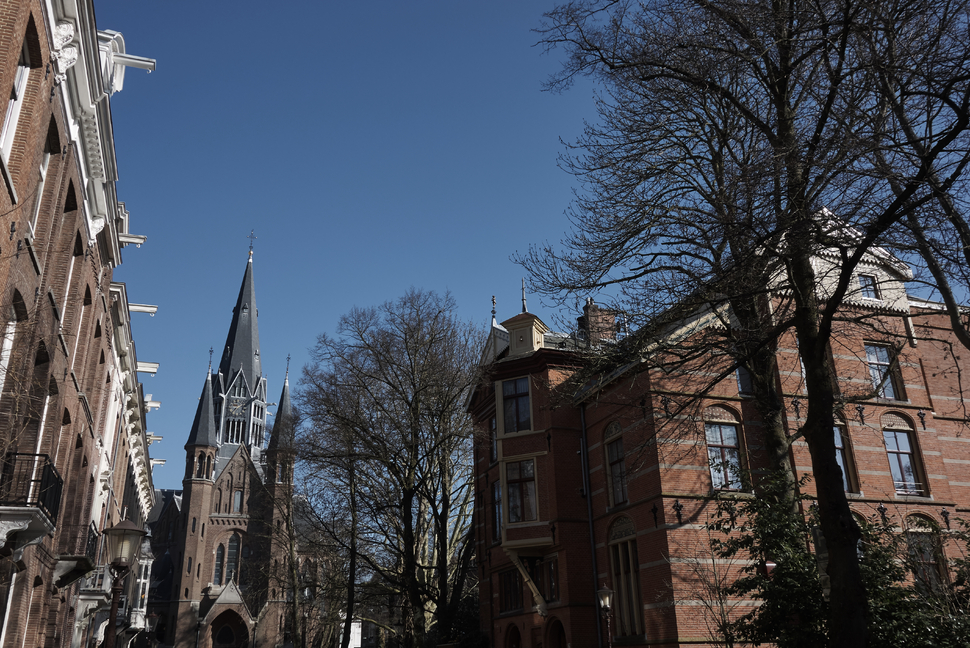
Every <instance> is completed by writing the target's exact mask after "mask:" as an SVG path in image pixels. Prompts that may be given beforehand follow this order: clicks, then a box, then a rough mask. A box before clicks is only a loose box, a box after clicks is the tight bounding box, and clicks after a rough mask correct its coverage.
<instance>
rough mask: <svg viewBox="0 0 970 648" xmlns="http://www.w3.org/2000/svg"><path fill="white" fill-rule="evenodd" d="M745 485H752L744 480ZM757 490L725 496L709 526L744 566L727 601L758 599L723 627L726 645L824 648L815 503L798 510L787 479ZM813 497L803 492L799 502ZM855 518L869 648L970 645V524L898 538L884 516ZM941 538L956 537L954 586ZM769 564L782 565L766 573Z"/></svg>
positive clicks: (717, 545)
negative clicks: (787, 488) (814, 542)
mask: <svg viewBox="0 0 970 648" xmlns="http://www.w3.org/2000/svg"><path fill="white" fill-rule="evenodd" d="M806 479H807V478H806ZM745 482H746V486H747V482H748V479H747V477H746V478H745ZM804 483H805V480H803V481H802V482H801V483H800V484H799V486H802V485H804ZM757 493H758V494H757V496H756V497H753V498H744V499H738V498H737V497H736V496H733V497H732V496H729V495H727V494H719V495H718V497H717V506H716V509H715V514H714V516H713V518H712V520H711V522H710V523H709V524H708V528H709V529H710V531H711V532H712V540H711V550H712V551H713V552H714V555H715V556H716V557H717V558H720V559H726V560H735V561H736V560H738V559H743V560H745V561H747V566H745V567H744V568H743V569H742V570H741V571H742V573H741V576H740V577H739V578H737V579H736V580H735V581H734V582H733V583H730V584H729V585H728V586H727V587H725V588H723V589H722V591H721V595H722V596H727V597H734V598H744V599H753V600H756V601H761V605H760V606H758V607H757V608H755V609H754V610H752V611H751V612H749V613H747V614H745V615H744V616H741V617H739V618H737V619H735V620H733V621H731V622H729V623H727V624H726V625H723V626H722V627H721V628H719V630H720V632H721V635H722V636H721V639H722V640H723V641H725V642H726V643H728V644H737V643H754V644H758V643H771V644H775V645H777V646H778V647H779V648H802V647H804V648H822V647H824V646H827V645H828V632H827V627H826V620H827V618H828V609H827V607H828V604H827V603H826V601H825V597H824V596H823V593H824V592H823V585H822V580H821V579H820V574H819V569H818V560H817V558H816V555H815V554H814V553H813V552H812V550H811V547H810V544H809V538H811V537H812V527H813V526H814V525H815V524H816V523H817V521H816V520H815V513H814V509H813V508H812V507H808V510H809V511H811V513H810V515H809V516H807V517H806V516H805V515H804V513H803V512H802V511H803V510H804V506H797V505H796V506H792V505H791V499H790V498H786V495H787V493H786V491H785V481H784V480H783V479H778V478H772V477H769V478H765V479H762V480H761V481H760V482H759V483H758V487H757ZM808 499H809V498H807V497H806V496H803V495H799V496H798V497H797V498H796V503H797V502H806V500H808ZM858 521H859V523H860V526H861V529H862V541H861V544H860V546H859V554H858V555H859V560H860V568H861V572H862V577H863V581H864V583H865V586H866V591H867V592H868V603H869V634H870V645H872V646H880V648H883V647H884V648H967V646H970V613H968V612H970V558H968V553H970V551H968V549H970V529H968V527H967V525H966V523H965V522H964V521H963V520H958V521H957V523H958V525H959V527H960V528H959V529H958V530H954V531H946V532H943V531H941V530H940V529H937V528H935V527H926V528H919V527H917V528H911V529H909V530H908V531H906V532H900V529H899V528H898V527H897V526H895V525H894V524H893V523H892V521H890V520H887V519H873V520H858ZM941 534H942V535H943V536H945V537H946V538H948V539H949V541H950V542H949V544H948V551H949V553H950V554H951V555H950V556H949V561H948V564H949V567H950V571H951V573H952V574H953V578H952V581H951V580H950V579H949V578H948V575H947V574H945V573H943V572H944V571H946V570H943V569H942V567H943V565H944V564H945V563H944V560H945V557H944V554H943V551H942V545H941V544H939V543H938V542H937V540H938V539H939V538H940V537H941ZM956 553H959V555H958V556H955V555H953V554H956ZM929 556H932V558H929ZM928 560H931V561H932V562H929V563H928ZM772 563H773V564H774V565H775V566H774V568H773V569H770V570H769V569H768V568H767V566H769V565H770V564H772ZM937 568H939V569H937Z"/></svg>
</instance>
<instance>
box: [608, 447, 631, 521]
mask: <svg viewBox="0 0 970 648" xmlns="http://www.w3.org/2000/svg"><path fill="white" fill-rule="evenodd" d="M606 456H607V459H608V460H609V462H610V500H611V501H612V503H613V506H617V505H619V504H624V503H626V501H627V492H626V460H625V458H624V454H623V438H622V437H620V438H617V439H614V440H613V441H610V442H609V443H607V444H606Z"/></svg>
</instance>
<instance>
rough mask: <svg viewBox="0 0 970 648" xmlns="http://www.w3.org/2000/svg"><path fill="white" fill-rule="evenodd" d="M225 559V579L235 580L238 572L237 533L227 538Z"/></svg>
mask: <svg viewBox="0 0 970 648" xmlns="http://www.w3.org/2000/svg"><path fill="white" fill-rule="evenodd" d="M228 554H229V555H228V557H227V559H226V581H227V582H228V581H236V580H237V578H236V577H237V576H238V574H239V534H238V533H233V534H232V537H231V538H229V552H228Z"/></svg>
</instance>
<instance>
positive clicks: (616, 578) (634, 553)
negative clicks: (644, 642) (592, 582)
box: [607, 517, 645, 638]
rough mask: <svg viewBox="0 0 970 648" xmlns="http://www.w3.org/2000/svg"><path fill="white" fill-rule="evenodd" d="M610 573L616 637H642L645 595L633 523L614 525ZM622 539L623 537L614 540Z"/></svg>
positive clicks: (628, 520) (611, 529) (620, 519)
mask: <svg viewBox="0 0 970 648" xmlns="http://www.w3.org/2000/svg"><path fill="white" fill-rule="evenodd" d="M609 536H610V537H611V538H613V539H612V540H611V541H610V543H609V545H608V549H607V551H608V554H609V562H610V564H609V574H610V578H611V580H612V588H613V600H614V603H613V615H614V617H613V618H614V623H613V624H612V625H611V629H612V632H613V637H616V638H621V637H635V636H640V635H642V634H643V633H644V632H645V630H644V622H643V594H642V592H641V588H640V559H639V548H638V547H637V534H636V529H635V527H634V525H633V521H632V520H630V519H629V518H625V517H620V518H619V519H617V520H616V521H614V522H613V524H611V525H610V533H609ZM614 536H619V537H614Z"/></svg>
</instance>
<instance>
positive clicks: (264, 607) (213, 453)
mask: <svg viewBox="0 0 970 648" xmlns="http://www.w3.org/2000/svg"><path fill="white" fill-rule="evenodd" d="M257 314H258V310H257V307H256V289H255V284H254V281H253V263H252V252H250V257H249V261H248V262H247V264H246V270H245V272H244V274H243V281H242V286H241V287H240V289H239V296H238V298H237V299H236V306H235V308H234V309H233V316H232V323H231V324H230V326H229V334H228V336H227V338H226V345H225V347H224V350H223V354H222V359H221V361H220V363H219V366H218V368H217V369H216V371H212V367H210V368H209V371H208V372H207V373H206V377H205V381H204V384H203V388H202V395H201V397H200V399H199V406H198V410H197V411H196V414H195V420H194V421H193V423H192V428H191V430H190V431H189V435H188V439H187V440H186V442H185V451H186V465H185V478H184V479H183V480H182V490H181V491H159V495H160V497H159V504H158V505H157V506H156V510H155V511H153V513H152V514H151V519H150V521H151V525H152V533H153V539H152V547H153V552H154V555H155V556H156V561H155V565H154V567H153V576H152V586H151V589H150V592H149V610H150V611H151V612H153V613H155V614H157V615H158V616H159V619H160V620H159V623H158V627H157V628H156V638H157V639H158V640H159V641H160V642H162V644H163V645H174V646H188V645H193V646H195V645H198V646H201V647H205V648H208V647H210V646H218V647H222V646H239V647H242V646H277V645H281V644H282V643H283V641H284V639H285V638H286V635H287V631H288V624H289V622H290V619H288V618H287V615H286V609H287V606H286V600H287V592H288V591H289V590H290V587H289V585H288V580H287V574H288V573H289V572H288V571H287V569H286V565H287V564H288V561H287V556H289V555H290V554H289V546H288V544H287V538H288V535H287V530H288V529H289V525H288V515H289V511H290V508H289V505H290V503H291V502H292V487H291V484H292V470H293V457H292V455H291V453H292V447H293V441H292V434H293V427H292V423H291V408H290V395H289V381H288V379H287V380H284V383H283V391H282V393H281V395H280V400H279V403H270V402H268V401H269V399H268V397H267V379H266V376H264V375H263V373H262V368H261V361H260V355H259V327H258V323H257ZM273 405H278V407H277V411H276V424H275V425H274V426H273V428H272V432H268V431H267V425H266V422H267V407H271V406H273Z"/></svg>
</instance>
